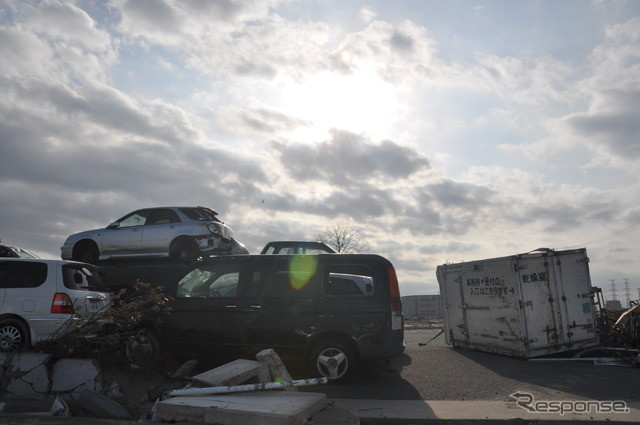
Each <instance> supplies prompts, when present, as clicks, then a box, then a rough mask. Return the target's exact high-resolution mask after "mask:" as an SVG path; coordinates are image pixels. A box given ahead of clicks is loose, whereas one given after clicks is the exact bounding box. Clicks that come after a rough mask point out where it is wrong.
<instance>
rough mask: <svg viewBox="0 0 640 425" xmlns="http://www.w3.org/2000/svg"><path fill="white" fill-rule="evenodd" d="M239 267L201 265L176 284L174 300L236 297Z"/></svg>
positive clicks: (231, 265)
mask: <svg viewBox="0 0 640 425" xmlns="http://www.w3.org/2000/svg"><path fill="white" fill-rule="evenodd" d="M239 281H240V270H239V265H235V264H217V265H203V266H200V267H196V268H195V269H193V270H191V271H190V272H189V273H187V275H186V276H184V277H183V278H182V279H180V281H179V282H178V287H177V290H176V298H231V297H235V296H237V293H238V283H239Z"/></svg>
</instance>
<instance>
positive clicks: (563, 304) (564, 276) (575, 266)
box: [554, 249, 597, 346]
mask: <svg viewBox="0 0 640 425" xmlns="http://www.w3.org/2000/svg"><path fill="white" fill-rule="evenodd" d="M554 268H555V275H556V278H557V281H558V287H557V291H558V298H559V305H560V314H561V319H562V320H561V326H562V336H563V339H564V343H565V345H568V346H572V345H573V344H575V343H581V342H593V343H594V344H595V343H597V333H596V332H595V330H596V323H595V316H594V313H595V312H594V306H593V299H592V298H591V279H590V276H589V259H588V257H587V252H586V250H585V249H580V250H575V251H564V252H561V253H559V254H558V256H557V257H556V258H555V261H554Z"/></svg>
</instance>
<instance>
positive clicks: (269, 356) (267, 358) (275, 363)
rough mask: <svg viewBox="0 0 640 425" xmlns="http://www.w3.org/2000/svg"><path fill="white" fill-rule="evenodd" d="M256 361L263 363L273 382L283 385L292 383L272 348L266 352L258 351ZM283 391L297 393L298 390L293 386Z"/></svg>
mask: <svg viewBox="0 0 640 425" xmlns="http://www.w3.org/2000/svg"><path fill="white" fill-rule="evenodd" d="M256 359H257V360H258V361H259V362H262V363H265V364H266V365H267V366H268V367H269V372H270V373H271V378H272V380H273V381H281V382H285V383H290V382H291V381H293V378H291V375H290V374H289V371H288V370H287V368H286V367H285V365H284V363H282V360H281V359H280V356H278V353H276V351H275V350H274V349H272V348H268V349H266V350H262V351H260V352H259V353H258V354H256ZM285 391H298V389H297V388H296V387H294V386H291V385H289V386H287V387H285Z"/></svg>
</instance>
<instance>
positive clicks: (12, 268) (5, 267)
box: [0, 261, 47, 288]
mask: <svg viewBox="0 0 640 425" xmlns="http://www.w3.org/2000/svg"><path fill="white" fill-rule="evenodd" d="M45 280H47V265H46V264H45V263H41V262H36V261H15V262H14V261H11V262H7V263H0V288H35V287H38V286H40V285H42V284H43V283H44V282H45Z"/></svg>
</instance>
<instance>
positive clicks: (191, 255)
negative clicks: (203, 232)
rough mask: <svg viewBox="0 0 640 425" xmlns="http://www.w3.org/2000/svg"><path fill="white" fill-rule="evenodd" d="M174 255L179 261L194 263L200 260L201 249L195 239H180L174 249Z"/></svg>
mask: <svg viewBox="0 0 640 425" xmlns="http://www.w3.org/2000/svg"><path fill="white" fill-rule="evenodd" d="M172 253H173V254H172V255H173V257H175V258H176V259H177V260H179V261H182V262H184V263H192V262H193V261H195V259H196V258H198V254H200V249H199V248H198V244H197V243H196V241H194V240H193V239H180V240H178V241H177V242H176V243H175V248H174V249H172Z"/></svg>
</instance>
